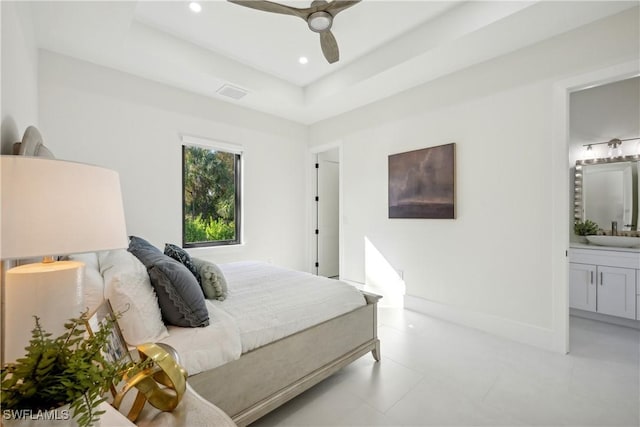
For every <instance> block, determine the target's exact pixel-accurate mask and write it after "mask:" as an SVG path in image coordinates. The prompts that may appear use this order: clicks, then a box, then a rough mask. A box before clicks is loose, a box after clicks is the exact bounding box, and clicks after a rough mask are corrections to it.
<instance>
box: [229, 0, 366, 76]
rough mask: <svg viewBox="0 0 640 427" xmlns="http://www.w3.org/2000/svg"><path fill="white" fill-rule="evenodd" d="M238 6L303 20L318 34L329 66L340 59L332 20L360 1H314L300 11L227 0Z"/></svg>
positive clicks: (262, 0)
mask: <svg viewBox="0 0 640 427" xmlns="http://www.w3.org/2000/svg"><path fill="white" fill-rule="evenodd" d="M228 1H229V2H231V3H235V4H238V5H240V6H245V7H250V8H252V9H257V10H262V11H264V12H273V13H280V14H283V15H293V16H297V17H299V18H302V19H304V20H305V21H306V22H307V25H308V26H309V29H310V30H311V31H313V32H315V33H319V34H320V47H321V48H322V53H323V54H324V57H325V58H327V61H329V63H330V64H333V63H334V62H337V61H338V59H340V51H339V50H338V43H337V42H336V38H335V37H334V36H333V34H332V33H331V25H332V24H333V18H335V16H336V15H337V14H338V13H340V12H342V11H343V10H345V9H347V8H349V7H351V6H353V5H355V4H356V3H359V2H360V1H361V0H335V1H332V2H327V1H325V0H314V1H313V2H312V3H311V6H310V7H307V8H304V9H301V8H297V7H292V6H287V5H284V4H279V3H274V2H271V1H266V0H228Z"/></svg>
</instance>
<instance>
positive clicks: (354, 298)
mask: <svg viewBox="0 0 640 427" xmlns="http://www.w3.org/2000/svg"><path fill="white" fill-rule="evenodd" d="M81 260H82V261H84V262H85V264H86V265H87V274H86V276H87V280H86V283H88V287H89V288H94V289H99V290H101V292H100V295H97V296H93V297H90V298H89V299H90V301H87V302H88V305H89V306H91V305H92V304H97V303H98V302H99V300H101V299H102V298H109V299H110V301H111V302H112V305H113V306H114V309H115V310H116V311H125V310H126V308H131V309H130V310H126V311H125V313H124V315H123V317H122V318H121V319H120V326H121V328H122V329H123V333H124V335H125V338H127V341H128V342H129V344H140V342H135V341H139V340H141V339H143V338H141V337H140V336H134V335H136V334H135V332H136V331H135V330H134V329H135V328H137V327H140V326H141V323H142V324H143V325H144V326H145V327H147V326H148V325H150V324H152V323H153V321H152V320H150V319H151V318H152V317H153V316H154V315H153V314H149V312H147V311H148V310H149V309H150V308H153V307H152V306H153V304H152V303H151V302H150V301H151V300H149V299H148V298H147V299H146V300H145V297H144V296H141V295H139V294H136V295H135V298H131V299H127V298H123V297H122V292H131V288H133V287H134V286H133V285H132V284H135V287H136V288H137V287H140V289H142V288H143V287H144V289H145V291H147V290H148V289H147V286H148V284H147V283H146V281H147V278H148V275H147V274H146V269H145V268H144V266H141V264H139V263H138V262H137V261H136V260H135V259H133V258H132V256H131V255H130V254H129V253H128V252H127V251H124V250H123V251H110V252H109V253H106V254H105V253H100V254H98V255H97V256H95V259H94V258H93V257H90V258H87V257H86V256H83V257H81ZM219 267H220V270H222V272H223V273H224V276H225V277H226V279H227V282H228V290H229V291H228V295H227V298H226V299H225V300H224V301H217V300H207V301H206V309H207V311H208V314H209V319H210V322H209V325H208V326H206V327H201V328H184V327H176V326H168V327H166V330H164V332H159V333H155V332H154V334H155V336H154V337H153V339H149V335H148V334H147V336H146V337H145V338H147V339H146V341H158V342H165V343H167V344H169V345H171V346H173V347H174V348H176V350H177V351H178V353H179V354H180V357H181V361H182V363H183V365H184V366H185V368H186V369H187V371H188V372H189V374H190V376H189V378H188V383H189V384H190V386H191V387H192V388H193V389H194V390H195V391H196V392H197V393H198V394H199V395H200V396H202V397H203V398H204V399H206V400H208V401H210V402H212V403H213V404H215V405H216V406H218V407H219V408H220V409H222V410H223V411H224V412H225V413H227V414H228V415H229V416H230V417H231V418H232V420H233V421H234V422H235V423H236V424H237V425H238V426H246V425H248V424H250V423H252V422H254V421H256V420H257V419H259V418H260V417H262V416H264V415H265V414H267V413H268V412H270V411H272V410H273V409H275V408H277V407H278V406H280V405H282V404H283V403H285V402H287V401H288V400H290V399H292V398H293V397H295V396H297V395H298V394H300V393H302V392H303V391H305V390H307V389H308V388H310V387H312V386H313V385H315V384H317V383H318V382H320V381H322V380H323V379H325V378H327V377H328V376H330V375H332V374H333V373H335V372H336V371H338V370H339V369H341V368H342V367H344V366H346V365H348V364H349V363H351V362H352V361H354V360H356V359H358V358H359V357H361V356H363V355H365V354H367V353H369V352H371V353H372V355H373V358H374V359H375V360H376V361H378V360H380V342H379V340H378V337H377V317H376V316H377V301H378V299H379V298H380V297H379V296H377V295H374V294H369V293H366V292H361V291H358V290H357V289H355V288H354V287H352V286H350V285H348V284H345V283H344V282H339V281H336V280H332V279H327V278H322V277H317V276H313V275H311V274H308V273H302V272H297V271H292V270H287V269H283V268H279V267H276V266H273V265H270V264H267V263H260V262H240V263H231V264H221V265H220V266H219ZM145 276H147V277H145ZM87 294H88V295H91V292H88V293H87ZM92 300H93V301H92ZM123 308H124V309H125V310H123ZM132 334H133V335H132ZM138 335H139V334H138ZM143 335H144V334H143ZM152 335H153V334H152Z"/></svg>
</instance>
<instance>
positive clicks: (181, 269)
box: [128, 236, 209, 328]
mask: <svg viewBox="0 0 640 427" xmlns="http://www.w3.org/2000/svg"><path fill="white" fill-rule="evenodd" d="M128 250H129V252H131V253H132V254H133V255H135V256H136V258H138V259H139V260H140V261H141V262H142V263H143V264H144V266H145V267H146V268H147V272H148V273H149V279H150V280H151V285H152V286H153V288H154V290H155V291H156V295H157V297H158V305H160V312H161V313H162V318H163V320H164V321H165V323H167V324H170V325H175V326H183V327H187V328H189V327H191V328H196V327H201V326H207V325H209V312H208V311H207V307H206V305H205V302H204V294H203V293H202V289H201V288H200V285H199V284H198V281H197V280H196V278H195V277H194V276H193V274H191V272H190V271H189V270H188V269H187V267H185V266H184V265H182V263H180V262H178V261H176V260H175V259H173V258H171V257H169V256H167V255H165V254H163V253H162V252H161V251H160V249H158V248H156V247H155V246H153V245H151V244H150V243H149V242H147V241H146V240H144V239H141V238H139V237H135V236H131V239H130V241H129V249H128Z"/></svg>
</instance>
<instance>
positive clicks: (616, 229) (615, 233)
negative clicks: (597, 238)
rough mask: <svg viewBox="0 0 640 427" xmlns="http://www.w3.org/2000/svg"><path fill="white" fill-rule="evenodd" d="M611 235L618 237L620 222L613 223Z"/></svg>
mask: <svg viewBox="0 0 640 427" xmlns="http://www.w3.org/2000/svg"><path fill="white" fill-rule="evenodd" d="M611 235H612V236H617V235H618V221H611Z"/></svg>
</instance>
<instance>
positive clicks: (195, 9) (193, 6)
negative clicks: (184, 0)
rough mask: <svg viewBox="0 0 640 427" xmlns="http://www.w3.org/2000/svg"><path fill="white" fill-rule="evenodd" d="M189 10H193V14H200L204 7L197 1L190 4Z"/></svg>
mask: <svg viewBox="0 0 640 427" xmlns="http://www.w3.org/2000/svg"><path fill="white" fill-rule="evenodd" d="M189 9H191V11H192V12H193V13H200V12H201V11H202V6H201V5H200V3H198V2H197V1H192V2H191V3H189Z"/></svg>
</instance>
